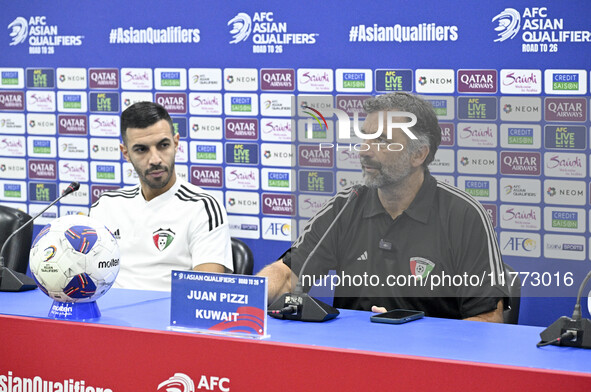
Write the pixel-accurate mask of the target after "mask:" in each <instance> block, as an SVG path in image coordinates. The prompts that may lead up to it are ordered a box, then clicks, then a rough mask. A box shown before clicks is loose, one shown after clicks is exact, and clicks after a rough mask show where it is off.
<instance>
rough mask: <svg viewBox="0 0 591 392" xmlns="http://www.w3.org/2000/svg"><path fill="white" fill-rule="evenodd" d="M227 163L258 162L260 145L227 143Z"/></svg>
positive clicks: (252, 163)
mask: <svg viewBox="0 0 591 392" xmlns="http://www.w3.org/2000/svg"><path fill="white" fill-rule="evenodd" d="M226 163H234V164H237V163H241V164H247V165H256V164H258V163H259V145H258V144H255V143H251V144H247V143H226Z"/></svg>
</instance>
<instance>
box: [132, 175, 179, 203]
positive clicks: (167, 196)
mask: <svg viewBox="0 0 591 392" xmlns="http://www.w3.org/2000/svg"><path fill="white" fill-rule="evenodd" d="M139 187H140V195H141V198H142V199H143V200H144V201H145V202H146V203H151V202H153V201H155V200H167V199H170V198H171V197H173V196H174V194H175V193H176V191H178V190H179V188H180V187H181V179H180V178H179V177H178V176H177V177H176V181H175V182H174V184H173V185H172V186H171V187H170V189H169V190H167V191H166V192H164V193H163V194H161V195H158V196H156V197H155V198H153V199H152V200H150V201H147V200H146V199H145V198H144V194H143V192H142V185H141V183H140V184H139Z"/></svg>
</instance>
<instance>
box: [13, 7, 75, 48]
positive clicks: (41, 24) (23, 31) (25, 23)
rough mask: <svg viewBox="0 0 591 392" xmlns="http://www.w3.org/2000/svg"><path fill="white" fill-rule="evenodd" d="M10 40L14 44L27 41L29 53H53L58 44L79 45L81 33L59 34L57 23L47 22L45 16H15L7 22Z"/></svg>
mask: <svg viewBox="0 0 591 392" xmlns="http://www.w3.org/2000/svg"><path fill="white" fill-rule="evenodd" d="M8 30H9V31H10V33H9V36H10V39H11V42H10V44H9V46H16V45H20V44H23V43H25V42H26V41H27V38H28V44H29V54H54V53H55V47H58V46H80V45H82V40H83V39H84V36H83V35H61V34H59V27H58V25H51V24H48V22H47V16H31V17H29V18H28V19H27V18H25V17H22V16H18V17H16V18H15V19H14V20H13V21H12V22H10V23H9V24H8Z"/></svg>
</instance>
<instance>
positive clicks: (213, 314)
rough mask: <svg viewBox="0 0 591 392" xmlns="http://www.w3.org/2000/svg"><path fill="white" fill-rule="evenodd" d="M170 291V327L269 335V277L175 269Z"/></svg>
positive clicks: (242, 334)
mask: <svg viewBox="0 0 591 392" xmlns="http://www.w3.org/2000/svg"><path fill="white" fill-rule="evenodd" d="M170 294H171V296H170V298H171V304H170V326H171V329H174V330H195V331H206V332H209V333H218V334H224V335H241V336H245V335H246V336H252V337H256V338H262V337H266V336H267V278H263V277H259V276H250V275H234V274H216V273H209V272H194V271H172V287H171V293H170Z"/></svg>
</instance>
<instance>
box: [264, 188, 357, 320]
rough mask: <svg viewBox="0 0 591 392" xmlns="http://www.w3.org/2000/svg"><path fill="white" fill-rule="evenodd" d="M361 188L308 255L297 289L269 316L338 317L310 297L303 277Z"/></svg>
mask: <svg viewBox="0 0 591 392" xmlns="http://www.w3.org/2000/svg"><path fill="white" fill-rule="evenodd" d="M359 188H360V187H359V186H355V187H353V188H352V189H351V194H350V195H349V197H348V198H347V201H346V202H345V205H344V206H343V208H341V210H340V211H339V213H338V214H337V216H336V217H335V218H334V219H333V221H332V222H331V224H330V225H329V226H328V229H326V231H325V232H324V234H323V235H322V237H320V239H319V240H318V242H317V243H316V246H315V247H314V248H313V249H312V251H311V252H310V253H309V254H308V257H307V258H306V260H305V261H304V264H303V265H302V268H301V269H300V275H299V277H298V282H297V284H296V287H295V288H294V289H293V290H292V291H293V292H292V293H285V294H283V295H282V296H281V297H279V298H278V299H277V300H275V302H273V303H272V304H271V305H270V306H269V307H268V311H267V314H268V315H269V316H271V317H274V318H278V319H288V320H299V321H315V322H320V321H327V320H331V319H333V318H335V317H337V316H338V315H339V314H340V312H339V311H338V310H337V309H336V308H334V307H332V306H330V305H328V304H326V303H324V302H322V301H320V300H318V299H316V298H313V297H310V295H308V293H305V292H304V289H303V287H302V276H303V275H304V270H305V268H306V266H307V265H308V263H309V262H310V260H312V256H314V253H316V250H317V249H318V248H319V247H320V245H321V244H322V242H323V241H324V239H325V238H326V236H327V235H328V233H329V232H330V231H331V230H332V228H333V227H334V225H335V224H336V222H337V221H338V220H339V218H340V217H341V215H342V214H343V212H344V211H345V210H346V209H347V207H348V206H349V204H351V202H352V201H353V200H354V199H355V198H356V197H357V196H358V195H359V194H358V193H357V190H358V189H359Z"/></svg>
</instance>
